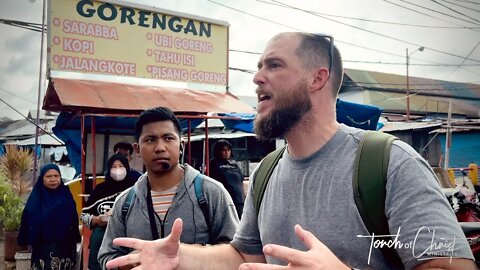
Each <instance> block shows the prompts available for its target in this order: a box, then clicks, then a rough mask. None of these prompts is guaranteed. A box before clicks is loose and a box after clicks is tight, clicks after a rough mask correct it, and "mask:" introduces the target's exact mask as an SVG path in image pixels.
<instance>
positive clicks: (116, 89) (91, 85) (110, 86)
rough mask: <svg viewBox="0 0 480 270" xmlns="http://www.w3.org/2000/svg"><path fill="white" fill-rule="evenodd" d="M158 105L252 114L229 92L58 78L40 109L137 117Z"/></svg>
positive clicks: (172, 108)
mask: <svg viewBox="0 0 480 270" xmlns="http://www.w3.org/2000/svg"><path fill="white" fill-rule="evenodd" d="M158 106H164V107H168V108H170V109H171V110H172V111H175V112H193V113H208V112H215V113H253V112H254V109H253V108H252V107H250V106H249V105H248V104H246V103H244V102H242V101H240V100H239V99H237V98H236V97H235V96H233V95H232V94H229V93H216V92H208V91H200V90H190V89H178V88H169V87H155V86H141V85H128V84H119V83H112V82H99V81H86V80H72V79H60V78H52V79H51V80H50V83H49V86H48V89H47V93H46V95H45V99H44V104H43V109H44V110H50V111H75V112H76V111H81V112H82V113H111V114H129V113H130V114H138V113H140V112H141V111H143V110H145V109H148V108H153V107H158Z"/></svg>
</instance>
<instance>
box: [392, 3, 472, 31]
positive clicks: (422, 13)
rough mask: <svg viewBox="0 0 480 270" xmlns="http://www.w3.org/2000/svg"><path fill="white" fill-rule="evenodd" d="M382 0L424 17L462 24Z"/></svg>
mask: <svg viewBox="0 0 480 270" xmlns="http://www.w3.org/2000/svg"><path fill="white" fill-rule="evenodd" d="M383 1H384V2H387V3H389V4H391V5H394V6H398V7H401V8H403V9H406V10H410V11H412V12H415V13H418V14H421V15H424V16H426V17H430V18H434V19H437V20H440V21H442V22H447V23H451V24H454V25H458V26H462V25H460V24H458V23H454V22H449V21H445V20H443V19H441V18H438V17H435V16H432V15H430V14H427V13H424V12H420V11H418V10H415V9H412V8H409V7H406V6H402V5H399V4H397V3H393V2H391V1H389V0H383ZM472 30H473V29H472Z"/></svg>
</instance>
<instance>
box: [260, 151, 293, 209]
mask: <svg viewBox="0 0 480 270" xmlns="http://www.w3.org/2000/svg"><path fill="white" fill-rule="evenodd" d="M286 148H287V146H286V145H285V146H284V147H282V148H278V149H277V150H275V151H273V152H271V153H270V154H268V155H267V156H266V157H265V158H264V159H263V161H262V162H261V163H260V165H259V167H258V169H257V172H256V174H255V180H254V181H255V182H254V183H253V204H254V206H255V210H257V216H258V212H259V211H260V205H261V204H262V199H263V194H264V193H265V189H266V188H267V184H268V181H269V180H270V176H271V175H272V173H273V170H274V169H275V166H277V163H278V161H279V160H280V158H281V157H282V155H283V152H285V149H286Z"/></svg>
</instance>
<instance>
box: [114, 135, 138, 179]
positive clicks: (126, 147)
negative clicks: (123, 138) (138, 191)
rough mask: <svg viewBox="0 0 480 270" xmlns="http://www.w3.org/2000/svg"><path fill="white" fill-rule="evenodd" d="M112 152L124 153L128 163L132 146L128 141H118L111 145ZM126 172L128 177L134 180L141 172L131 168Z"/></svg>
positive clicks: (130, 158)
mask: <svg viewBox="0 0 480 270" xmlns="http://www.w3.org/2000/svg"><path fill="white" fill-rule="evenodd" d="M113 153H115V154H122V155H124V156H125V157H126V158H127V160H128V162H129V164H130V162H131V161H132V155H133V146H132V144H131V143H128V142H118V143H116V144H115V145H114V146H113ZM127 173H128V175H129V178H131V179H133V180H135V181H137V180H138V178H139V177H140V176H141V175H142V173H141V172H139V171H137V170H135V169H133V168H130V170H128V171H127Z"/></svg>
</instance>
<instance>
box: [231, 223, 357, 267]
mask: <svg viewBox="0 0 480 270" xmlns="http://www.w3.org/2000/svg"><path fill="white" fill-rule="evenodd" d="M295 234H296V235H297V237H298V238H300V240H302V242H303V243H304V244H305V246H306V247H307V248H308V251H300V250H296V249H292V248H289V247H284V246H280V245H274V244H270V245H266V246H264V247H263V253H264V254H265V256H272V257H275V258H277V259H281V260H283V261H285V262H288V265H287V266H279V265H271V264H262V263H244V264H242V265H241V266H240V268H239V269H240V270H283V269H305V270H306V269H312V270H313V269H314V270H322V269H337V270H341V269H346V270H349V269H351V268H350V267H348V266H346V265H345V264H343V263H342V262H341V261H340V260H339V259H338V258H337V257H336V256H335V255H334V254H333V253H332V252H331V251H330V249H328V247H327V246H325V245H324V244H323V243H322V242H320V240H318V239H317V238H316V237H315V236H314V235H313V234H312V233H311V232H309V231H306V230H304V229H303V228H302V227H300V225H296V226H295Z"/></svg>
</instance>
